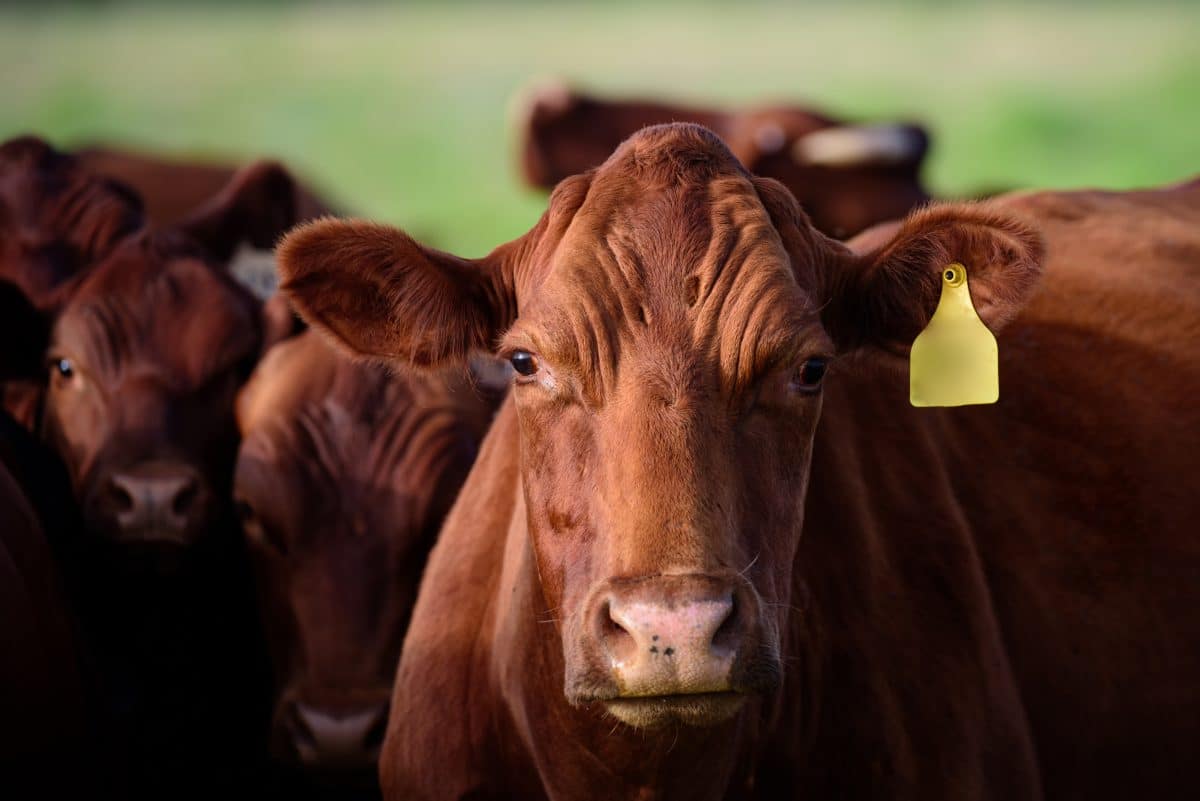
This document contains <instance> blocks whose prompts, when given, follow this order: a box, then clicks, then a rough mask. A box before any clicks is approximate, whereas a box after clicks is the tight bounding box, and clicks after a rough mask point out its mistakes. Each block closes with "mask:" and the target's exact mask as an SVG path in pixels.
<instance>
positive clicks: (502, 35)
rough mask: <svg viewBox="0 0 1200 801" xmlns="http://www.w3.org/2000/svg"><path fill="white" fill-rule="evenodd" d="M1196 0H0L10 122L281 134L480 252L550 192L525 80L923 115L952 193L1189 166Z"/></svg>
mask: <svg viewBox="0 0 1200 801" xmlns="http://www.w3.org/2000/svg"><path fill="white" fill-rule="evenodd" d="M1197 32H1200V7H1198V6H1196V5H1194V4H1158V3H1150V4H1125V5H1118V4H1111V5H1109V4H1101V5H1096V4H1086V5H1085V4H1065V5H1054V6H1045V5H1041V4H1038V5H1035V4H1032V3H1030V4H1025V3H1005V4H1000V5H990V4H989V5H985V4H983V3H971V4H958V5H953V6H951V5H943V4H940V3H921V4H904V5H897V6H894V7H893V6H884V5H881V4H871V3H863V4H858V3H856V4H852V5H846V4H783V3H779V4H754V5H752V6H749V7H744V6H743V5H742V4H712V5H708V6H701V7H696V6H692V5H689V6H683V5H682V4H676V3H665V4H656V5H653V6H649V7H645V6H643V5H642V4H634V3H620V4H615V5H614V4H586V5H571V6H565V5H542V4H536V3H534V4H515V5H514V4H504V5H501V4H482V3H480V4H474V3H464V4H459V3H455V4H415V5H406V6H405V7H402V8H395V7H391V6H382V5H380V6H374V5H363V6H359V5H352V6H349V7H344V6H342V5H333V4H329V5H311V6H310V5H301V6H298V7H289V6H282V5H277V4H265V5H257V4H251V5H249V6H246V7H243V6H240V5H234V4H229V5H226V4H217V5H215V6H210V7H196V6H191V5H184V6H180V7H174V6H171V7H168V8H160V7H157V6H155V7H152V6H148V5H147V6H139V5H131V6H126V5H120V4H117V5H114V6H105V7H102V8H99V9H89V8H74V7H71V8H58V7H52V8H51V9H50V10H47V11H42V12H40V13H39V12H34V11H32V10H31V11H26V12H14V11H11V10H10V11H5V12H3V16H2V17H0V76H2V77H0V97H3V103H0V138H7V137H9V136H12V135H14V134H16V133H18V132H23V131H34V132H38V133H41V134H43V135H46V136H49V137H51V138H52V139H54V140H55V141H56V142H57V143H58V144H60V145H63V146H73V145H76V144H80V143H86V142H96V141H107V142H120V143H132V144H138V145H142V146H145V147H150V148H157V149H164V150H167V151H177V152H182V153H187V154H200V155H209V156H212V157H222V156H234V157H251V156H256V155H262V154H271V155H274V156H277V157H280V158H282V159H284V160H286V161H287V162H288V163H289V164H293V165H295V166H296V167H298V168H299V169H300V170H301V171H302V172H303V173H304V174H305V175H306V177H308V178H310V179H311V180H312V181H313V182H314V183H315V184H316V185H317V186H318V187H319V188H321V189H322V190H324V191H325V192H326V193H327V194H328V195H329V196H331V197H332V198H334V199H335V200H337V201H339V202H340V203H342V204H343V205H344V206H345V207H346V208H348V209H350V210H352V211H354V212H356V213H359V214H363V215H368V216H371V217H376V218H379V219H383V220H386V221H389V222H393V223H397V224H401V225H404V226H405V227H406V228H407V229H408V230H410V231H412V232H414V233H415V234H417V235H419V236H422V237H423V238H425V239H426V240H427V241H431V242H435V243H437V244H439V245H441V246H443V247H446V248H451V249H454V250H456V251H458V252H465V253H482V252H485V251H486V250H487V249H489V248H490V247H491V246H492V245H494V244H496V243H497V242H500V241H503V240H505V239H507V238H509V237H512V236H514V235H516V234H518V233H519V232H521V231H524V230H525V229H526V228H527V227H528V226H529V224H530V223H531V221H532V220H534V219H535V218H536V216H537V215H538V214H539V213H540V211H541V210H542V208H543V207H544V202H545V201H544V197H543V196H542V195H541V194H540V193H537V192H533V191H530V190H527V189H524V188H523V187H522V186H521V185H520V184H519V182H518V180H517V178H516V174H515V171H514V168H513V163H512V161H513V160H512V153H511V151H512V147H513V136H512V131H511V130H510V126H509V125H508V124H507V116H508V114H509V110H510V108H511V104H512V102H513V97H514V95H515V94H516V93H517V92H518V91H519V90H520V89H521V88H522V87H524V86H527V85H529V83H530V82H531V81H534V80H536V79H538V78H544V77H547V76H559V77H563V78H566V79H568V80H571V81H574V82H577V83H579V84H580V85H582V86H584V87H586V88H590V89H594V90H598V91H603V92H606V93H618V94H631V93H632V94H645V95H651V96H662V97H671V98H677V99H682V100H696V101H703V100H713V101H722V102H730V103H748V102H753V101H757V100H771V99H779V100H794V101H812V102H813V103H815V104H817V105H819V106H821V107H824V108H825V109H827V110H828V111H830V112H832V113H835V114H840V115H845V116H848V117H852V118H863V119H888V118H908V119H913V120H917V121H921V122H923V123H925V124H926V125H928V126H929V128H930V129H931V131H932V132H933V134H934V137H935V139H934V145H933V151H932V154H931V157H930V160H929V162H928V168H927V171H926V179H927V181H928V183H929V185H930V186H931V187H932V188H933V189H934V191H935V192H937V193H939V194H943V195H955V194H963V193H969V192H972V191H975V190H978V189H994V188H1006V187H1076V186H1102V187H1112V188H1127V187H1135V186H1142V185H1149V184H1154V183H1161V182H1166V181H1172V180H1177V179H1180V178H1183V177H1185V176H1188V175H1191V174H1194V173H1196V172H1197V171H1198V170H1200V140H1198V139H1197V137H1196V131H1197V130H1200V103H1197V102H1196V101H1197V100H1198V99H1200V48H1197V47H1196V36H1197Z"/></svg>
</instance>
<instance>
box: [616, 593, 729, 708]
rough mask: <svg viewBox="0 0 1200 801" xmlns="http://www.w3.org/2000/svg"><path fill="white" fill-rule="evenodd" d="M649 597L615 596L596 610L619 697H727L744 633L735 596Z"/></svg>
mask: <svg viewBox="0 0 1200 801" xmlns="http://www.w3.org/2000/svg"><path fill="white" fill-rule="evenodd" d="M689 589H690V590H691V591H690V592H689V591H688V590H689ZM654 590H655V588H654V586H653V584H652V583H650V584H646V585H641V586H638V587H636V588H635V589H634V590H633V591H631V592H625V591H622V590H619V589H614V590H613V591H612V592H610V593H609V595H608V598H607V599H606V601H607V602H606V603H602V604H600V606H599V609H598V612H599V615H600V617H601V619H600V620H598V621H597V627H598V629H599V633H600V638H601V642H602V644H603V646H604V650H605V652H606V653H607V655H608V657H609V659H610V661H611V667H612V670H613V675H614V678H615V679H616V682H617V687H618V689H619V691H620V695H621V696H624V697H637V696H658V695H678V694H691V693H709V692H724V691H727V690H729V689H730V685H731V679H732V676H731V674H732V669H733V663H734V659H735V657H736V656H737V652H738V647H739V644H740V642H741V640H742V629H743V628H744V627H743V626H742V622H743V621H741V620H740V616H739V614H738V605H737V604H736V602H735V600H734V598H735V596H734V593H733V592H732V591H731V590H729V589H727V588H726V589H721V588H714V587H712V586H711V585H708V584H701V585H700V586H699V587H692V588H687V587H684V588H681V587H679V586H672V587H670V588H668V589H667V590H666V591H664V592H655V591H654Z"/></svg>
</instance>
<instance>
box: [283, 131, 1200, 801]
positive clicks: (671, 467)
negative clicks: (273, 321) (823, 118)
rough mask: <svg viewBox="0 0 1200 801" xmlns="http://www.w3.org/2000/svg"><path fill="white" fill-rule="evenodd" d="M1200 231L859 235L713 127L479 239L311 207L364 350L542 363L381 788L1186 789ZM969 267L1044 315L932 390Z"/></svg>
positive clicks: (1085, 225)
mask: <svg viewBox="0 0 1200 801" xmlns="http://www.w3.org/2000/svg"><path fill="white" fill-rule="evenodd" d="M1037 224H1042V225H1044V230H1045V234H1046V240H1045V241H1046V245H1047V248H1048V250H1047V251H1046V252H1047V253H1048V256H1047V257H1044V256H1043V253H1044V251H1043V246H1042V240H1041V239H1040V238H1039V236H1038V234H1037V233H1036V228H1035V227H1034V226H1035V225H1037ZM1198 256H1200V182H1197V183H1196V184H1193V185H1192V186H1191V187H1190V188H1186V189H1174V190H1162V191H1154V192H1143V193H1129V194H1104V193H1081V194H1050V193H1048V194H1042V195H1029V196H1015V197H1011V198H1006V199H1004V200H1002V201H999V202H994V203H990V204H985V205H975V204H956V205H955V204H952V205H944V206H939V207H935V208H932V209H930V210H927V211H923V212H920V213H917V214H915V215H913V216H911V217H910V218H908V219H907V220H905V221H904V222H903V223H901V224H897V225H893V226H891V227H890V229H889V230H887V231H881V232H875V233H874V234H873V235H872V236H870V237H866V238H864V240H863V241H861V242H858V243H853V244H852V245H851V246H846V245H842V244H840V243H838V242H836V241H834V240H830V239H827V238H825V237H824V236H822V235H820V234H818V233H817V232H816V231H815V230H814V229H813V228H812V226H811V225H810V224H809V223H808V221H807V219H806V218H805V216H804V214H803V213H802V212H801V211H800V208H799V206H798V205H797V204H796V202H795V201H794V199H793V198H792V197H791V196H790V195H789V194H788V192H787V191H786V190H785V189H784V188H783V187H782V186H781V185H780V184H778V183H776V182H774V181H771V180H768V179H761V178H755V177H752V176H751V175H750V174H749V173H747V172H746V171H745V170H744V169H743V168H742V167H741V165H739V164H738V163H737V161H736V160H735V159H734V158H733V157H732V155H731V154H730V153H729V151H728V150H727V149H726V148H725V147H724V146H723V145H722V144H721V142H720V141H719V140H718V138H717V137H716V136H715V135H713V134H712V133H711V132H709V131H707V130H705V129H703V128H699V127H697V126H691V125H673V126H662V127H656V128H650V129H647V130H645V131H643V132H641V133H639V134H637V135H636V136H634V137H633V138H632V139H630V140H629V141H627V142H626V143H625V144H624V145H623V146H622V147H621V148H620V149H619V150H618V151H617V152H616V153H614V154H613V156H612V157H611V158H610V159H609V160H608V161H607V162H605V164H604V165H603V166H602V167H600V168H599V169H598V170H596V171H595V172H592V173H588V174H585V175H581V176H578V177H576V178H573V179H571V180H569V181H566V182H564V183H563V184H562V185H560V186H559V187H558V189H557V190H556V191H555V193H554V195H553V196H552V198H551V200H550V207H549V210H548V212H547V213H546V215H545V216H544V217H543V218H542V220H541V221H540V222H539V223H538V224H537V226H536V227H535V228H534V229H533V230H532V231H530V232H529V233H528V234H527V235H525V236H523V237H521V238H520V239H518V240H516V241H515V242H513V243H510V244H508V245H504V246H501V247H500V248H498V249H497V250H496V251H494V252H493V253H492V254H490V255H489V256H487V257H484V258H482V259H477V260H465V259H459V258H457V257H454V256H450V255H448V254H445V253H440V252H437V251H433V250H429V249H426V248H423V247H421V246H420V245H418V244H417V243H415V242H414V241H412V240H411V239H409V238H408V237H406V236H405V235H404V234H402V233H400V232H398V231H395V230H392V229H389V228H385V227H379V226H368V225H364V224H355V223H343V222H323V223H317V224H313V225H310V226H307V227H305V228H302V229H299V230H298V231H296V232H293V233H292V234H291V235H290V236H289V237H288V239H286V240H285V241H284V243H283V245H282V246H281V248H280V269H281V271H282V272H283V277H284V282H285V283H284V286H285V288H286V291H287V292H288V294H289V295H290V297H291V299H292V300H293V302H294V303H295V304H296V305H297V307H298V308H299V310H300V311H301V313H302V314H303V315H305V316H306V317H307V318H308V319H309V320H310V322H312V323H314V324H316V325H319V326H321V327H322V328H324V329H325V330H327V331H328V332H330V333H331V334H332V335H334V336H336V337H338V338H339V339H340V340H342V341H343V342H344V343H346V344H347V346H349V347H352V348H354V349H356V350H358V351H360V352H363V353H367V354H371V355H374V356H377V357H390V358H393V359H398V360H404V361H415V362H418V363H431V364H437V363H442V362H446V361H453V360H457V359H461V358H463V357H464V356H465V352H466V351H467V350H468V349H470V348H491V347H493V346H495V344H496V343H497V342H498V343H499V350H500V352H501V353H502V354H505V355H507V356H508V357H509V358H510V359H511V360H512V363H513V365H514V367H515V369H516V371H517V372H518V373H519V374H520V375H519V377H518V378H517V379H516V380H515V386H514V388H513V390H512V393H511V396H510V398H509V400H508V401H507V402H506V404H505V405H504V407H503V408H502V409H501V411H500V414H499V416H498V418H497V420H496V422H495V424H494V425H493V428H492V430H491V432H490V433H489V435H488V437H487V439H486V440H485V442H484V445H483V448H482V451H481V453H480V457H479V460H478V461H477V462H476V465H475V467H474V469H473V471H472V473H471V476H470V477H469V478H468V480H467V483H466V485H465V486H464V488H463V491H462V493H461V495H460V496H459V500H458V502H457V503H456V505H455V507H454V508H453V510H452V511H451V513H450V515H449V517H448V518H447V521H446V524H445V526H444V527H443V530H442V532H441V534H440V536H439V540H438V544H437V545H436V546H435V548H434V550H433V553H432V554H431V556H430V561H429V565H428V566H427V568H426V573H425V577H424V579H423V583H422V587H421V592H420V595H419V597H418V600H417V606H416V609H415V611H414V613H413V619H412V623H411V626H410V628H409V633H408V636H407V638H406V639H405V643H404V653H403V656H402V657H401V662H400V668H399V671H398V674H397V682H396V689H395V694H394V696H393V704H392V718H391V723H390V727H389V731H388V738H387V741H386V742H385V746H384V754H383V757H382V761H381V768H382V778H383V781H384V787H385V791H387V792H388V794H389V795H390V797H392V798H396V799H400V798H439V799H442V798H467V797H471V798H483V797H488V798H500V797H515V798H555V799H560V798H582V797H587V798H730V799H733V798H748V797H757V798H781V797H793V798H799V797H813V798H833V797H837V798H843V797H845V798H881V799H882V798H888V799H894V798H913V799H916V798H922V799H927V798H1003V799H1011V798H1056V799H1057V798H1113V799H1117V798H1121V799H1123V798H1129V797H1132V796H1138V797H1148V798H1150V797H1152V798H1180V799H1182V798H1192V797H1195V796H1196V795H1197V793H1198V792H1200V780H1198V778H1197V773H1196V771H1195V770H1194V768H1193V764H1192V763H1193V756H1194V749H1195V743H1196V742H1200V682H1197V681H1196V676H1197V675H1200V647H1197V644H1198V643H1200V616H1197V615H1195V614H1193V613H1192V609H1193V607H1194V606H1195V603H1196V601H1197V593H1198V592H1200V539H1198V538H1197V537H1196V536H1195V531H1196V525H1197V522H1196V521H1197V506H1196V500H1195V499H1196V496H1197V490H1198V489H1200V487H1198V486H1197V476H1200V416H1198V415H1200V411H1198V409H1200V407H1197V405H1196V404H1195V397H1196V394H1197V393H1198V392H1200V360H1197V358H1196V353H1195V346H1194V343H1195V342H1196V341H1197V335H1198V333H1200V273H1198V272H1197V271H1196V270H1195V265H1196V261H1197V258H1198ZM953 261H960V262H962V263H963V264H965V265H967V269H968V273H969V281H970V289H971V294H972V298H973V300H974V303H975V305H976V308H977V309H978V311H979V313H980V315H981V317H982V319H983V320H984V322H985V323H986V324H987V325H989V326H990V327H991V328H992V329H993V330H998V329H1000V328H1001V327H1003V326H1004V325H1005V324H1006V323H1008V322H1010V321H1012V320H1013V318H1014V317H1016V318H1017V319H1016V320H1015V321H1013V322H1012V324H1011V325H1010V326H1008V328H1007V329H1005V330H1004V332H1003V335H1002V336H1001V338H1000V353H1001V354H1002V357H1001V358H1002V363H1001V400H1000V402H999V403H998V404H997V405H994V406H985V407H967V408H958V409H914V408H912V407H911V406H910V405H909V403H908V397H907V376H906V370H905V363H904V355H905V354H906V353H907V349H908V345H909V343H911V341H912V339H913V338H914V337H915V335H916V334H917V332H918V331H920V330H921V328H922V327H923V326H924V324H925V323H926V321H927V320H928V319H929V317H930V315H931V313H932V311H933V309H934V307H935V304H936V302H937V298H938V294H939V291H940V290H939V287H940V280H941V279H940V273H941V271H942V268H943V267H944V266H945V265H946V264H947V263H950V262H953ZM1043 266H1045V275H1044V276H1042V272H1043ZM1040 276H1041V277H1042V280H1041V281H1040V282H1039V280H1038V279H1039V277H1040ZM1022 309H1023V311H1022ZM1018 313H1019V314H1020V316H1019V317H1018V316H1017V315H1018ZM834 356H837V357H838V361H837V364H836V365H835V369H831V370H830V374H829V376H828V380H827V381H825V382H824V384H825V385H827V386H825V388H824V390H822V384H823V382H822V378H823V376H824V373H825V368H826V365H827V364H828V363H829V362H830V360H831V359H832V358H833V357H834ZM822 408H823V412H822ZM818 420H820V422H819V424H818ZM806 490H807V491H806ZM806 498H807V501H806V500H805V499H806ZM802 531H803V534H804V536H803V537H801V532H802Z"/></svg>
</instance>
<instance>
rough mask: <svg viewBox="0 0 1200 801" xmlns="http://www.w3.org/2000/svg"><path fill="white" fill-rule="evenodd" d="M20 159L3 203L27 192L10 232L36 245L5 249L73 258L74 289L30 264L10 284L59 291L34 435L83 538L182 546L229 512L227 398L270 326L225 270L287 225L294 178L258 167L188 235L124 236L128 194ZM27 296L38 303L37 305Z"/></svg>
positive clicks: (75, 172)
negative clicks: (85, 529) (45, 443)
mask: <svg viewBox="0 0 1200 801" xmlns="http://www.w3.org/2000/svg"><path fill="white" fill-rule="evenodd" d="M18 144H20V143H18ZM7 147H13V145H11V144H10V145H9V146H6V148H7ZM19 149H20V150H21V151H22V152H26V151H28V152H29V153H33V154H34V155H36V156H37V158H33V157H32V156H28V155H26V156H24V157H22V160H21V161H16V160H14V161H11V162H9V163H6V164H3V167H4V169H3V171H2V172H0V174H2V175H3V180H2V183H3V184H5V185H8V186H18V187H21V186H24V187H27V189H26V190H24V191H16V192H15V193H14V194H15V198H16V200H14V201H12V202H13V203H14V204H17V205H18V207H20V205H19V204H24V205H25V206H26V207H28V206H29V204H30V198H31V197H32V198H34V199H37V200H38V203H39V205H38V208H41V209H44V210H45V213H44V214H42V216H40V217H36V218H31V221H30V222H29V223H28V225H27V226H26V227H25V228H24V229H21V230H23V231H24V233H23V234H22V235H21V236H22V237H23V239H22V241H24V242H26V243H31V242H41V243H42V245H41V246H40V247H38V248H34V247H32V246H31V245H20V243H17V244H14V243H13V242H12V240H11V239H10V238H8V237H6V238H5V240H4V241H5V252H6V254H11V253H17V252H22V253H25V254H29V253H43V254H44V253H60V254H61V253H69V254H73V256H72V260H71V261H70V269H71V270H72V271H73V275H72V276H71V277H70V278H69V280H65V281H64V280H60V279H59V277H58V276H57V275H55V276H53V282H50V281H49V279H46V277H45V274H46V273H47V271H49V270H51V269H52V264H51V263H50V262H43V263H40V264H37V265H34V264H33V263H32V262H31V261H29V260H28V259H27V260H26V262H25V264H26V265H30V266H29V273H30V275H31V276H32V277H31V278H29V279H28V280H25V281H23V280H22V279H21V278H20V276H19V275H18V276H17V277H16V278H17V282H18V283H21V284H22V285H23V286H25V285H33V286H35V287H36V286H37V285H39V282H41V283H42V284H46V283H53V284H55V285H56V286H57V289H56V290H55V292H54V294H53V302H52V303H45V304H40V305H43V306H44V307H45V308H44V309H43V311H44V312H45V317H44V319H45V320H46V321H47V322H48V323H52V324H50V325H48V326H47V328H48V329H49V344H48V345H47V346H46V348H45V350H44V352H43V353H42V354H40V355H42V356H43V357H44V363H46V364H48V365H49V367H48V378H47V379H46V383H45V385H44V397H43V399H42V406H41V411H42V426H43V429H44V433H45V435H46V437H47V438H48V439H49V441H50V442H51V443H52V444H53V445H54V446H55V447H56V448H57V449H58V451H59V452H60V454H61V455H62V456H63V458H64V461H65V462H66V463H67V465H68V469H69V471H70V473H71V477H72V481H73V484H74V487H75V490H76V492H77V494H78V496H79V499H80V501H81V504H82V506H83V509H84V514H85V518H86V521H87V523H88V525H89V529H90V530H92V531H93V532H94V533H96V534H99V535H101V536H102V537H103V538H106V539H109V540H111V541H114V542H117V543H120V544H123V545H131V544H166V545H184V544H189V543H192V542H194V541H196V540H197V539H199V538H201V536H202V535H203V534H204V533H205V531H206V530H208V528H209V527H210V524H211V523H212V522H213V521H214V520H215V519H216V518H217V517H218V516H219V515H220V513H221V512H222V510H223V507H224V506H226V505H227V504H226V503H225V502H224V500H223V499H224V498H225V497H226V496H227V494H228V489H229V483H230V476H231V474H232V468H233V459H234V450H235V447H236V442H237V431H236V426H235V424H234V418H233V403H234V396H235V393H236V391H237V388H238V386H239V385H240V383H241V382H242V381H243V380H244V379H245V377H246V376H247V375H248V374H249V371H250V369H251V368H252V366H253V364H254V361H255V360H256V359H257V357H258V354H259V352H260V350H261V348H262V347H263V345H264V343H265V342H267V341H270V340H271V339H272V338H273V337H274V336H275V332H274V331H273V330H272V327H271V326H270V325H265V324H264V320H275V317H274V316H270V315H268V316H264V315H263V312H262V306H261V304H260V303H259V301H258V300H257V299H255V298H254V297H253V296H252V295H251V294H250V293H248V292H247V291H245V290H244V289H242V288H241V286H239V285H238V284H237V282H235V281H234V280H233V279H232V278H231V277H230V276H229V275H228V274H227V273H226V271H225V269H224V266H225V262H226V260H227V259H228V257H229V254H230V253H232V251H233V249H234V248H235V246H236V244H237V243H238V242H240V241H243V240H250V241H251V243H252V244H255V245H257V246H259V247H264V246H265V247H269V246H270V245H271V244H272V243H273V242H274V239H275V238H276V237H277V236H279V235H280V234H281V233H282V232H283V230H285V229H286V227H287V226H288V225H290V224H291V222H292V219H291V212H290V211H289V209H291V208H292V197H291V181H290V179H289V178H288V176H287V174H286V173H285V172H284V171H283V170H282V169H281V168H279V167H278V166H275V165H271V164H259V165H255V166H252V167H249V168H247V169H246V170H244V171H242V172H241V173H239V174H238V175H237V176H236V177H235V179H234V181H233V182H232V183H231V184H230V185H229V186H228V187H227V188H226V190H225V191H224V192H223V193H222V194H221V195H220V196H219V197H217V198H216V199H214V200H213V201H212V202H211V203H210V204H209V205H207V206H206V207H205V208H203V209H201V210H199V211H198V212H197V213H196V214H195V215H194V216H193V217H192V218H191V219H190V220H189V221H188V222H186V223H184V224H183V225H181V226H178V227H175V228H172V229H169V230H159V229H153V228H147V227H141V228H136V227H134V228H133V229H132V230H131V226H130V225H129V224H128V222H127V218H128V215H130V214H132V213H133V211H135V210H136V202H133V201H130V202H128V203H123V202H122V201H123V200H128V199H129V198H128V196H127V194H126V193H124V192H122V191H109V190H110V189H111V187H112V184H110V183H109V182H107V181H104V180H101V179H96V178H94V177H90V176H89V175H88V174H87V173H86V172H85V171H83V170H82V169H80V168H79V167H78V166H77V165H75V164H74V162H73V160H71V159H70V158H69V157H65V156H56V155H54V154H53V151H49V149H48V148H44V146H42V148H40V149H39V148H35V147H31V146H30V145H27V144H21V146H20V148H19ZM28 187H36V191H35V190H34V189H30V188H28ZM134 200H136V199H134ZM12 218H13V215H12V214H7V215H6V220H8V221H10V220H11V219H12ZM77 240H78V241H82V242H86V243H87V244H86V247H85V246H84V245H81V244H72V243H75V242H76V241H77ZM19 245H20V246H19ZM29 294H30V296H31V297H32V298H34V299H35V305H37V304H36V300H37V299H38V298H39V297H42V296H40V295H39V294H37V293H36V292H30V293H29ZM25 344H26V345H27V346H29V344H30V343H25ZM37 347H38V348H39V350H40V346H37Z"/></svg>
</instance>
